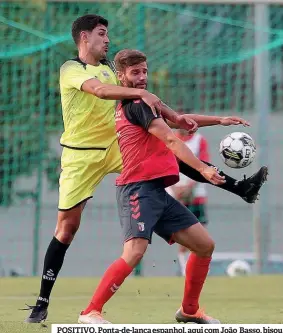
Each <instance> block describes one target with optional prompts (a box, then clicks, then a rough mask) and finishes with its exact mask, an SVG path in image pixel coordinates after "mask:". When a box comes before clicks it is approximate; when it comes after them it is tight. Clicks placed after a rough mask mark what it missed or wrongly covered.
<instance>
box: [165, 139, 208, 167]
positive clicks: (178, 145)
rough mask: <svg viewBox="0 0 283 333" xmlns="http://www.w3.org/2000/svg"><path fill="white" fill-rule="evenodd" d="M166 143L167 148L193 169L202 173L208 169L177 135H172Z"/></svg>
mask: <svg viewBox="0 0 283 333" xmlns="http://www.w3.org/2000/svg"><path fill="white" fill-rule="evenodd" d="M166 141H167V142H166V145H167V147H168V148H169V149H170V150H171V151H172V152H173V153H174V154H175V156H177V157H178V158H179V159H180V160H181V161H183V162H184V163H186V164H187V165H189V166H190V167H192V168H193V169H195V170H197V171H199V172H201V171H202V170H203V169H204V168H205V167H206V164H204V163H203V162H202V161H201V160H199V159H198V158H197V157H196V156H195V155H194V154H193V152H192V151H191V150H190V148H189V147H188V146H187V145H186V144H185V143H184V142H183V141H182V140H180V139H178V138H177V137H176V136H175V135H172V136H171V135H170V137H168V139H167V140H166Z"/></svg>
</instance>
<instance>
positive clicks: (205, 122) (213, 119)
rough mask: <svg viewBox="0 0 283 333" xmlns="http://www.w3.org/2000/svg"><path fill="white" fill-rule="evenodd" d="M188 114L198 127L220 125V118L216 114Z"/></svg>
mask: <svg viewBox="0 0 283 333" xmlns="http://www.w3.org/2000/svg"><path fill="white" fill-rule="evenodd" d="M188 116H189V117H190V118H191V119H193V120H194V121H195V122H196V123H197V124H198V127H205V126H215V125H220V122H221V118H222V117H218V116H204V115H200V114H188Z"/></svg>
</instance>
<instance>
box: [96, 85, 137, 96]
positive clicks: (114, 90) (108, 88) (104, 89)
mask: <svg viewBox="0 0 283 333" xmlns="http://www.w3.org/2000/svg"><path fill="white" fill-rule="evenodd" d="M93 94H94V95H95V96H97V97H99V98H101V99H109V100H122V99H138V98H142V96H143V89H136V88H127V87H120V86H116V85H112V84H101V85H99V86H98V87H94V89H93Z"/></svg>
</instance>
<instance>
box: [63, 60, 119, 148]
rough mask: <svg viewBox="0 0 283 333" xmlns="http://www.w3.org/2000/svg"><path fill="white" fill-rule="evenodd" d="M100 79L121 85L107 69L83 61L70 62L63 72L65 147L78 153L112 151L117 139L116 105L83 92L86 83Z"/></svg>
mask: <svg viewBox="0 0 283 333" xmlns="http://www.w3.org/2000/svg"><path fill="white" fill-rule="evenodd" d="M93 78H96V79H98V80H99V81H101V82H102V83H108V84H118V82H117V78H116V76H115V74H114V73H113V71H112V70H111V69H110V67H108V66H107V65H103V64H100V65H98V66H92V65H88V64H85V63H83V62H82V61H80V59H78V58H77V59H73V60H68V61H66V62H65V63H64V64H63V65H62V66H61V68H60V92H61V103H62V113H63V122H64V132H63V134H62V136H61V140H60V143H61V145H62V146H67V147H70V148H78V149H87V148H89V149H95V148H102V149H105V148H108V147H109V146H110V145H111V143H113V141H114V140H115V139H116V132H115V118H114V113H115V105H116V101H111V100H104V99H100V98H98V97H96V96H94V95H92V94H89V93H86V92H84V91H82V90H81V87H82V85H83V83H84V82H85V81H87V80H89V79H93Z"/></svg>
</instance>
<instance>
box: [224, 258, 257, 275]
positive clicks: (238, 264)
mask: <svg viewBox="0 0 283 333" xmlns="http://www.w3.org/2000/svg"><path fill="white" fill-rule="evenodd" d="M226 273H227V275H228V276H230V277H236V276H248V275H250V274H251V273H252V268H251V265H250V264H249V263H248V262H247V261H246V260H234V261H232V262H231V263H230V264H229V265H228V266H227V269H226Z"/></svg>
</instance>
